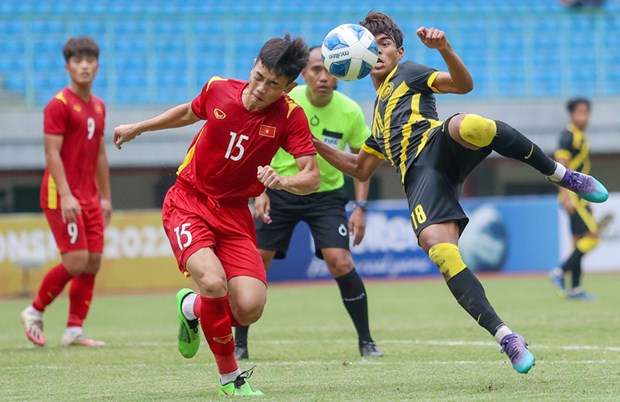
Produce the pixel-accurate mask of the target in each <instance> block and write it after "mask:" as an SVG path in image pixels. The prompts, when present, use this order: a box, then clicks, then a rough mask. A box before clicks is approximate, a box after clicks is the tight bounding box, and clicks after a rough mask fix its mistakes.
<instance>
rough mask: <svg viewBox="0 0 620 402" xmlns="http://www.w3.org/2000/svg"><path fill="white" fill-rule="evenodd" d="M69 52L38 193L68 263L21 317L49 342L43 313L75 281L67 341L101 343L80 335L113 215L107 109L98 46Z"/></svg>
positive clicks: (76, 44) (38, 340) (88, 43)
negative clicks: (97, 89)
mask: <svg viewBox="0 0 620 402" xmlns="http://www.w3.org/2000/svg"><path fill="white" fill-rule="evenodd" d="M63 54H64V57H65V61H66V65H65V70H67V73H69V77H70V79H71V83H70V84H69V86H68V87H66V88H64V89H63V90H62V91H60V92H58V93H57V94H56V95H55V96H54V98H53V99H52V100H51V101H50V102H49V103H48V104H47V106H46V107H45V112H44V122H43V125H44V133H45V135H44V146H45V160H46V165H47V167H46V169H45V172H44V175H43V183H42V185H41V197H40V200H41V208H42V209H43V213H44V214H45V217H46V218H47V221H48V223H49V226H50V229H51V231H52V233H53V234H54V239H55V240H56V245H57V246H58V249H59V251H60V254H61V259H62V262H61V263H60V264H58V265H56V266H55V267H53V268H52V269H50V270H49V271H48V273H47V274H46V275H45V277H44V278H43V281H42V282H41V285H40V287H39V290H38V292H37V294H36V295H35V297H34V300H33V301H32V305H30V306H28V307H26V309H24V310H23V311H22V312H21V321H22V324H23V325H24V329H25V331H26V336H27V337H28V339H30V340H31V341H32V342H33V343H34V344H35V345H39V346H44V345H45V335H44V334H43V312H45V309H46V307H47V306H48V305H49V304H50V303H52V301H54V299H55V298H56V297H57V296H58V295H59V294H60V292H62V290H63V289H64V287H65V285H66V284H67V283H68V282H71V286H70V288H69V318H68V320H67V328H66V329H65V333H64V335H63V337H62V340H61V345H62V346H73V345H79V346H102V345H103V344H104V343H103V342H102V341H96V340H93V339H90V338H88V337H86V336H85V335H84V333H83V332H82V325H83V323H84V320H85V319H86V316H87V315H88V311H89V309H90V306H91V300H92V298H93V288H94V286H95V275H96V274H97V271H99V267H100V266H101V253H102V251H103V230H104V227H105V226H107V225H108V223H110V217H111V215H112V204H111V193H110V175H109V166H108V158H107V155H106V150H105V142H104V136H103V134H104V123H105V114H106V109H105V104H104V103H103V101H102V100H101V99H99V98H98V97H96V96H95V95H93V94H92V93H91V87H92V84H93V81H94V79H95V76H96V75H97V70H98V68H99V46H98V45H97V43H96V42H95V41H94V40H93V39H91V38H87V37H83V38H71V39H69V40H68V41H67V43H66V44H65V46H64V48H63Z"/></svg>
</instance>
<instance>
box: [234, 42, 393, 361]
mask: <svg viewBox="0 0 620 402" xmlns="http://www.w3.org/2000/svg"><path fill="white" fill-rule="evenodd" d="M301 74H302V76H303V78H304V81H305V83H306V84H307V85H302V86H298V87H296V88H294V89H293V90H292V91H291V92H290V94H289V96H290V97H291V98H292V99H293V100H294V101H295V103H297V104H298V105H300V106H301V107H302V108H303V110H304V112H305V113H306V116H307V117H308V121H309V123H310V129H311V130H312V134H313V135H314V136H315V137H317V138H319V139H320V140H321V141H324V142H325V143H326V144H328V145H330V146H333V147H336V148H338V149H341V150H342V149H345V147H346V146H347V145H348V146H349V147H350V148H351V150H352V151H353V152H355V153H357V152H358V151H359V148H360V147H361V146H362V144H363V143H364V141H365V140H366V138H368V136H369V135H370V130H369V128H368V126H366V124H365V122H364V114H363V112H362V109H361V108H360V106H359V105H358V104H357V103H355V102H354V101H353V100H351V99H350V98H348V97H346V96H345V95H343V94H341V93H339V92H335V91H334V89H335V88H336V85H337V83H338V80H337V79H336V77H334V76H333V75H331V74H329V72H327V69H326V68H325V66H324V65H323V60H322V57H321V48H320V47H318V46H316V47H313V48H311V49H310V58H309V61H308V65H307V66H306V68H304V69H303V70H302V72H301ZM318 164H319V170H320V172H321V186H320V187H319V189H318V190H317V191H316V192H315V193H313V194H309V195H296V194H291V193H289V192H287V191H279V190H271V189H267V190H266V191H265V192H264V193H263V194H261V196H260V197H258V198H257V199H256V200H255V203H254V208H255V209H254V215H255V218H257V219H259V220H258V221H257V227H256V235H257V241H258V248H259V251H260V253H261V257H262V259H263V263H264V264H265V269H268V268H269V266H270V265H271V262H272V261H273V259H274V258H277V259H282V258H285V257H286V252H287V250H288V247H289V244H290V241H291V237H292V235H293V230H294V229H295V226H296V225H297V223H299V222H300V221H304V222H306V223H307V224H308V225H309V226H310V230H311V231H312V237H313V238H314V245H315V250H316V255H317V257H318V258H321V259H324V260H325V263H326V264H327V269H329V272H330V273H331V274H332V276H333V277H334V279H335V280H336V283H337V284H338V287H339V289H340V295H341V297H342V301H343V303H344V306H345V308H346V309H347V312H348V313H349V316H350V317H351V320H353V325H354V326H355V329H356V331H357V337H358V346H359V352H360V354H361V355H362V356H363V357H378V356H382V353H381V352H380V351H379V349H378V348H377V345H376V344H375V342H374V341H373V339H372V337H371V336H370V328H369V325H368V298H367V295H366V289H365V287H364V283H363V282H362V278H361V277H360V276H359V275H358V273H357V271H356V270H355V266H354V264H353V258H352V257H351V253H350V251H349V233H350V234H351V235H352V236H353V245H354V246H356V245H358V244H359V243H360V242H361V241H362V239H363V238H364V233H365V230H366V199H367V196H368V186H369V182H368V181H365V182H360V181H358V180H355V181H354V186H355V200H356V204H355V209H353V212H352V213H351V216H350V217H349V220H348V222H347V214H346V210H345V206H346V204H347V202H348V201H349V200H348V197H347V194H346V193H345V190H344V188H343V186H344V176H343V174H342V172H340V171H339V170H337V169H336V168H334V167H333V166H331V165H330V164H329V163H327V162H325V160H323V159H322V158H320V157H319V158H318ZM271 167H273V168H274V169H275V170H276V171H277V172H278V174H280V175H282V176H292V175H294V174H297V172H298V171H299V170H298V168H297V165H296V164H295V159H294V158H293V157H292V156H291V155H289V154H288V153H286V152H284V151H283V150H279V151H278V153H277V154H276V156H275V157H274V158H273V160H272V161H271ZM248 328H249V327H237V328H236V330H235V343H236V349H235V356H236V357H237V359H247V358H248V346H247V338H248Z"/></svg>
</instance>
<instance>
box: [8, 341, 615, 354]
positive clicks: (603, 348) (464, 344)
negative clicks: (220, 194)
mask: <svg viewBox="0 0 620 402" xmlns="http://www.w3.org/2000/svg"><path fill="white" fill-rule="evenodd" d="M251 342H252V344H256V345H261V344H262V345H324V344H343V343H347V344H348V343H355V342H354V341H352V340H344V339H335V340H331V339H324V340H323V339H316V340H303V341H302V340H286V339H280V340H276V339H271V340H252V341H251ZM205 343H206V342H205V341H204V340H203V341H202V344H205ZM378 343H379V344H382V345H383V344H393V345H427V346H457V347H472V346H477V347H499V345H498V344H497V343H495V342H490V341H436V340H420V339H411V340H406V339H405V340H402V339H392V340H385V339H384V340H381V341H379V342H378ZM158 346H161V347H168V346H170V347H172V346H176V342H148V341H147V342H119V343H116V344H114V343H113V344H108V347H113V348H114V347H158ZM16 348H17V349H31V348H32V346H31V345H19V346H17V347H16ZM530 348H531V349H534V350H535V349H550V350H577V351H581V350H593V351H605V352H620V346H599V345H539V344H530Z"/></svg>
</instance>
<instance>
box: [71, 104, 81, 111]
mask: <svg viewBox="0 0 620 402" xmlns="http://www.w3.org/2000/svg"><path fill="white" fill-rule="evenodd" d="M73 110H75V111H76V112H78V113H79V112H81V111H82V106H80V105H73Z"/></svg>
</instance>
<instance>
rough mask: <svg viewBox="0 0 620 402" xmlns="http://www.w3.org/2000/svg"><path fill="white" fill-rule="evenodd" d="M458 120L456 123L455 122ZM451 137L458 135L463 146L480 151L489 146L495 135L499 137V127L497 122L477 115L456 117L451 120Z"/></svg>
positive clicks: (469, 114)
mask: <svg viewBox="0 0 620 402" xmlns="http://www.w3.org/2000/svg"><path fill="white" fill-rule="evenodd" d="M456 118H458V119H457V120H456V121H454V122H453V120H455V119H456ZM448 129H449V130H450V136H452V138H454V134H457V136H458V139H460V140H462V141H463V142H465V144H463V142H461V141H458V139H457V142H459V143H460V144H461V145H464V146H467V148H470V149H478V148H484V147H486V146H489V145H490V144H491V142H493V139H494V138H495V135H497V125H496V123H495V120H491V119H487V118H486V117H482V116H480V115H477V114H473V113H467V114H460V115H457V116H454V117H453V118H452V119H451V120H450V127H449V128H448Z"/></svg>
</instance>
